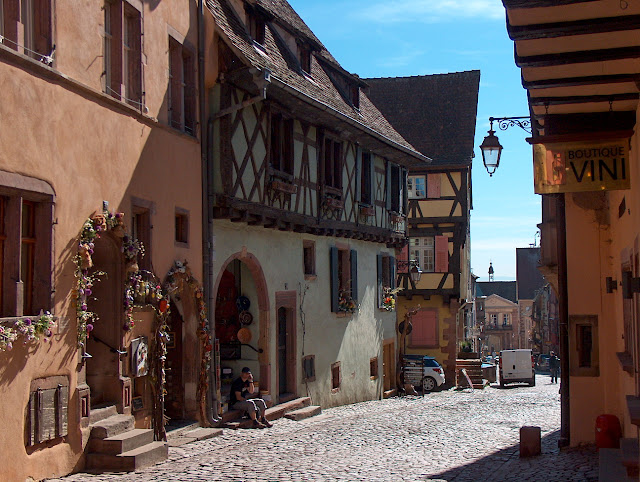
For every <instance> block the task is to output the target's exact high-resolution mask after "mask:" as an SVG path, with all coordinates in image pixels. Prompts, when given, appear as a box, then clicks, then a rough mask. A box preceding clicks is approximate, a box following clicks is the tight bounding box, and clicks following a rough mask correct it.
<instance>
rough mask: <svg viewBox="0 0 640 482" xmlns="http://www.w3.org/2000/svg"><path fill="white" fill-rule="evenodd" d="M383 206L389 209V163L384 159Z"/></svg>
mask: <svg viewBox="0 0 640 482" xmlns="http://www.w3.org/2000/svg"><path fill="white" fill-rule="evenodd" d="M385 186H386V188H385V193H384V197H385V207H386V208H387V211H391V191H392V189H391V163H390V162H389V161H385Z"/></svg>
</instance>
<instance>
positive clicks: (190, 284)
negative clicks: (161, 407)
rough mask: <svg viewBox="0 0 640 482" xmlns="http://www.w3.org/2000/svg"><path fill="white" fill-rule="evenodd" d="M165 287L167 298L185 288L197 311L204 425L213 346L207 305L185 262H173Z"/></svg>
mask: <svg viewBox="0 0 640 482" xmlns="http://www.w3.org/2000/svg"><path fill="white" fill-rule="evenodd" d="M165 287H166V290H167V292H168V293H169V296H175V297H176V298H177V299H179V298H180V296H181V295H182V293H184V292H185V291H186V289H187V288H189V290H190V291H191V294H192V296H193V297H194V300H195V303H196V307H197V309H198V321H199V325H198V338H199V340H200V349H201V353H202V359H201V361H200V377H199V380H198V398H199V400H200V416H201V420H202V421H203V422H204V423H206V421H207V420H208V417H207V411H206V410H207V408H206V407H207V392H208V389H209V372H210V370H211V353H212V350H213V346H212V345H211V334H210V332H209V321H208V319H207V305H206V302H205V299H204V292H203V289H202V286H201V285H200V283H198V280H196V278H194V277H193V274H192V273H191V269H190V268H189V267H188V266H187V262H186V261H185V262H184V263H183V262H181V261H175V263H174V265H173V266H172V267H171V269H170V270H169V272H168V273H167V278H166V281H165Z"/></svg>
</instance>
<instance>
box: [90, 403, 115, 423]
mask: <svg viewBox="0 0 640 482" xmlns="http://www.w3.org/2000/svg"><path fill="white" fill-rule="evenodd" d="M113 415H118V409H117V408H116V406H115V405H108V406H105V407H98V408H92V409H91V411H90V412H89V423H90V424H91V425H94V424H96V423H98V422H100V421H101V420H104V419H105V418H109V417H111V416H113Z"/></svg>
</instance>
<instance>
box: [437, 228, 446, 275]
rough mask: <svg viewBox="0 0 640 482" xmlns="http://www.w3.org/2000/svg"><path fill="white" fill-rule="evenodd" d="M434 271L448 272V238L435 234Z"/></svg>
mask: <svg viewBox="0 0 640 482" xmlns="http://www.w3.org/2000/svg"><path fill="white" fill-rule="evenodd" d="M435 243H436V246H435V247H436V266H435V268H436V273H448V272H449V238H448V237H447V236H436V242H435Z"/></svg>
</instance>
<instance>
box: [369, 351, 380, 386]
mask: <svg viewBox="0 0 640 482" xmlns="http://www.w3.org/2000/svg"><path fill="white" fill-rule="evenodd" d="M369 376H370V377H371V379H372V380H375V379H377V378H378V357H377V356H374V357H373V358H371V359H370V360H369Z"/></svg>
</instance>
